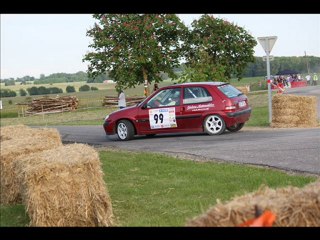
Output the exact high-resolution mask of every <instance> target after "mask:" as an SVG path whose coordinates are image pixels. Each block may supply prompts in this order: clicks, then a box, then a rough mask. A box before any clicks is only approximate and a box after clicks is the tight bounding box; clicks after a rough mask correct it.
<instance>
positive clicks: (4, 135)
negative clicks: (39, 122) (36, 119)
mask: <svg viewBox="0 0 320 240" xmlns="http://www.w3.org/2000/svg"><path fill="white" fill-rule="evenodd" d="M30 129H31V128H30V127H28V126H26V125H22V124H19V125H13V126H12V125H11V126H4V127H1V128H0V136H1V141H4V140H9V139H12V138H21V135H24V134H25V133H26V131H28V130H30Z"/></svg>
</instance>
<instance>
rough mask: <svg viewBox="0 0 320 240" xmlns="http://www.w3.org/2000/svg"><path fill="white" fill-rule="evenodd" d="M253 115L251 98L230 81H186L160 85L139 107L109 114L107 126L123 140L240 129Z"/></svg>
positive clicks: (105, 125) (110, 133) (105, 123)
mask: <svg viewBox="0 0 320 240" xmlns="http://www.w3.org/2000/svg"><path fill="white" fill-rule="evenodd" d="M250 114H251V107H249V105H248V98H247V97H246V96H245V95H244V94H243V93H242V92H241V91H239V90H238V89H237V88H235V87H233V86H232V85H230V84H229V83H224V82H193V83H182V84H174V85H171V86H167V87H163V88H160V89H158V90H157V91H156V92H154V93H153V94H152V95H150V96H149V97H147V98H146V99H145V100H144V101H142V102H141V103H139V104H137V105H136V106H132V107H127V108H124V109H120V110H118V111H115V112H113V113H111V114H109V115H107V116H106V117H105V121H104V124H103V128H104V130H105V132H106V134H107V135H114V134H117V135H118V137H119V139H120V140H130V139H133V138H134V135H148V136H153V135H155V134H161V133H182V132H206V133H207V134H209V135H219V134H221V133H223V132H224V131H225V130H226V129H227V130H228V131H230V132H236V131H239V130H240V129H241V128H242V127H243V126H244V124H245V122H246V121H248V120H249V117H250Z"/></svg>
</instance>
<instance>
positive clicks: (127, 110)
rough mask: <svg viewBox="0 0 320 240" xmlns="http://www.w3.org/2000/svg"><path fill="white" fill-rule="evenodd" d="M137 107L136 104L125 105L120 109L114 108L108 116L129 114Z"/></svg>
mask: <svg viewBox="0 0 320 240" xmlns="http://www.w3.org/2000/svg"><path fill="white" fill-rule="evenodd" d="M137 109H138V107H137V106H131V107H126V108H122V109H119V110H116V111H114V112H112V113H110V115H109V116H110V117H114V116H116V115H119V114H121V115H128V116H129V115H131V113H132V112H135V111H136V110H137Z"/></svg>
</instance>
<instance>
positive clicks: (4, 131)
mask: <svg viewBox="0 0 320 240" xmlns="http://www.w3.org/2000/svg"><path fill="white" fill-rule="evenodd" d="M0 130H1V136H2V137H3V141H2V140H1V153H0V187H1V192H0V203H1V204H15V203H21V195H20V187H19V185H20V183H19V176H18V175H17V174H16V171H15V168H14V161H16V159H17V157H19V156H22V157H24V156H27V155H29V154H33V153H35V152H39V151H43V150H47V149H52V148H55V147H57V146H61V145H62V142H61V137H60V134H59V132H58V131H57V130H56V129H50V128H37V129H34V128H30V127H27V126H22V125H19V126H10V127H1V129H0Z"/></svg>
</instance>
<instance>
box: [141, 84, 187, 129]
mask: <svg viewBox="0 0 320 240" xmlns="http://www.w3.org/2000/svg"><path fill="white" fill-rule="evenodd" d="M181 102H182V94H181V87H173V88H166V89H163V90H161V91H159V92H158V93H157V94H156V95H155V96H153V97H152V98H151V99H149V100H148V101H147V102H146V103H145V104H144V105H143V106H141V108H140V109H139V110H138V114H137V117H136V125H137V128H138V129H139V133H140V134H157V133H168V132H179V131H181V123H180V120H179V117H180V116H181V114H182V113H181Z"/></svg>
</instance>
